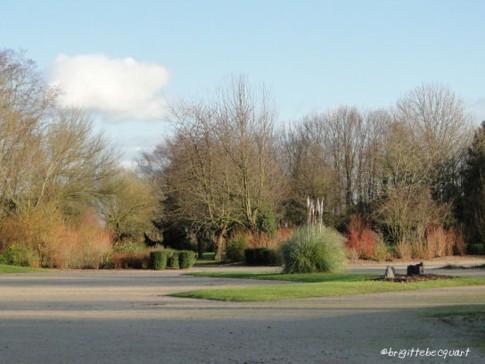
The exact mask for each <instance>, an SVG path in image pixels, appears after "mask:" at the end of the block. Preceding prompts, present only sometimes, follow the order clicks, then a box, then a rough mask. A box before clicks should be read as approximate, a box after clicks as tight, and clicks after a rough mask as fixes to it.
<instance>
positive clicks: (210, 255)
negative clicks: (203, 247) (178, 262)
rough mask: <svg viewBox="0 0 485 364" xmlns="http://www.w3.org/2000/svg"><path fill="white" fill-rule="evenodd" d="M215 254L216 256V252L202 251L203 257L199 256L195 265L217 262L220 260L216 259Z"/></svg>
mask: <svg viewBox="0 0 485 364" xmlns="http://www.w3.org/2000/svg"><path fill="white" fill-rule="evenodd" d="M215 256H216V253H214V252H206V253H202V257H201V258H197V261H196V262H195V265H205V264H217V263H219V262H218V261H217V260H216V259H215Z"/></svg>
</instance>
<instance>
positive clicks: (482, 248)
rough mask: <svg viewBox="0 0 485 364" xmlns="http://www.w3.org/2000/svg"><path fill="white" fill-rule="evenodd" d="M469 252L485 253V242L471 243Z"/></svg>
mask: <svg viewBox="0 0 485 364" xmlns="http://www.w3.org/2000/svg"><path fill="white" fill-rule="evenodd" d="M468 253H469V254H475V255H485V245H484V244H470V245H468Z"/></svg>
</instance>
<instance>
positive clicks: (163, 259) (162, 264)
mask: <svg viewBox="0 0 485 364" xmlns="http://www.w3.org/2000/svg"><path fill="white" fill-rule="evenodd" d="M171 255H172V251H171V250H156V251H153V252H151V253H150V267H151V268H152V269H155V270H161V269H165V268H167V262H168V259H169V257H170V256H171Z"/></svg>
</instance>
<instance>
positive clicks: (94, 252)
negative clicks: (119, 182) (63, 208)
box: [0, 208, 112, 268]
mask: <svg viewBox="0 0 485 364" xmlns="http://www.w3.org/2000/svg"><path fill="white" fill-rule="evenodd" d="M0 237H1V240H2V242H4V246H3V247H2V248H5V247H7V246H9V245H11V244H17V245H21V246H24V247H27V248H29V249H30V250H31V251H32V252H33V253H34V254H35V256H36V259H38V260H39V261H40V265H41V266H43V267H52V268H98V267H99V266H100V265H101V264H102V263H103V261H104V260H105V259H106V257H107V256H108V254H109V253H110V251H111V249H112V244H111V234H110V233H109V231H107V230H106V229H105V228H104V227H103V226H102V223H101V222H100V221H99V219H98V218H97V215H96V214H95V213H94V212H93V211H86V212H85V213H84V214H82V215H81V216H80V217H79V218H78V219H76V221H74V222H71V223H68V222H66V221H64V219H63V218H62V216H61V214H60V213H59V211H58V210H57V209H55V208H52V209H45V208H44V209H40V208H38V209H30V210H24V211H19V212H18V213H17V214H15V215H12V216H10V217H9V218H7V219H6V221H5V222H4V223H3V224H2V225H1V229H0Z"/></svg>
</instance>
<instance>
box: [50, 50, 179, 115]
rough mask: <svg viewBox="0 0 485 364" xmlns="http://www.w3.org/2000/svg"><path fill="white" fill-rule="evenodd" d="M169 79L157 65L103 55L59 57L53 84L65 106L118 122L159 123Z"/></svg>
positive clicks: (55, 65) (164, 108)
mask: <svg viewBox="0 0 485 364" xmlns="http://www.w3.org/2000/svg"><path fill="white" fill-rule="evenodd" d="M168 79H169V74H168V71H167V70H166V69H165V67H163V66H161V65H158V64H149V63H142V62H138V61H136V60H135V59H133V58H123V59H117V58H109V57H107V56H105V55H101V54H84V55H76V56H66V55H60V56H58V57H57V58H56V60H55V62H54V65H53V67H52V70H51V74H50V83H51V84H52V85H53V86H55V87H57V88H58V89H59V91H60V95H59V102H60V104H61V106H65V107H82V108H86V109H89V110H93V111H98V112H101V113H105V114H107V115H108V116H110V117H112V118H114V119H119V120H156V119H160V118H161V117H162V116H163V114H164V113H165V110H166V101H165V99H164V98H163V96H162V95H161V90H162V88H163V87H164V86H165V85H166V84H167V82H168Z"/></svg>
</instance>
